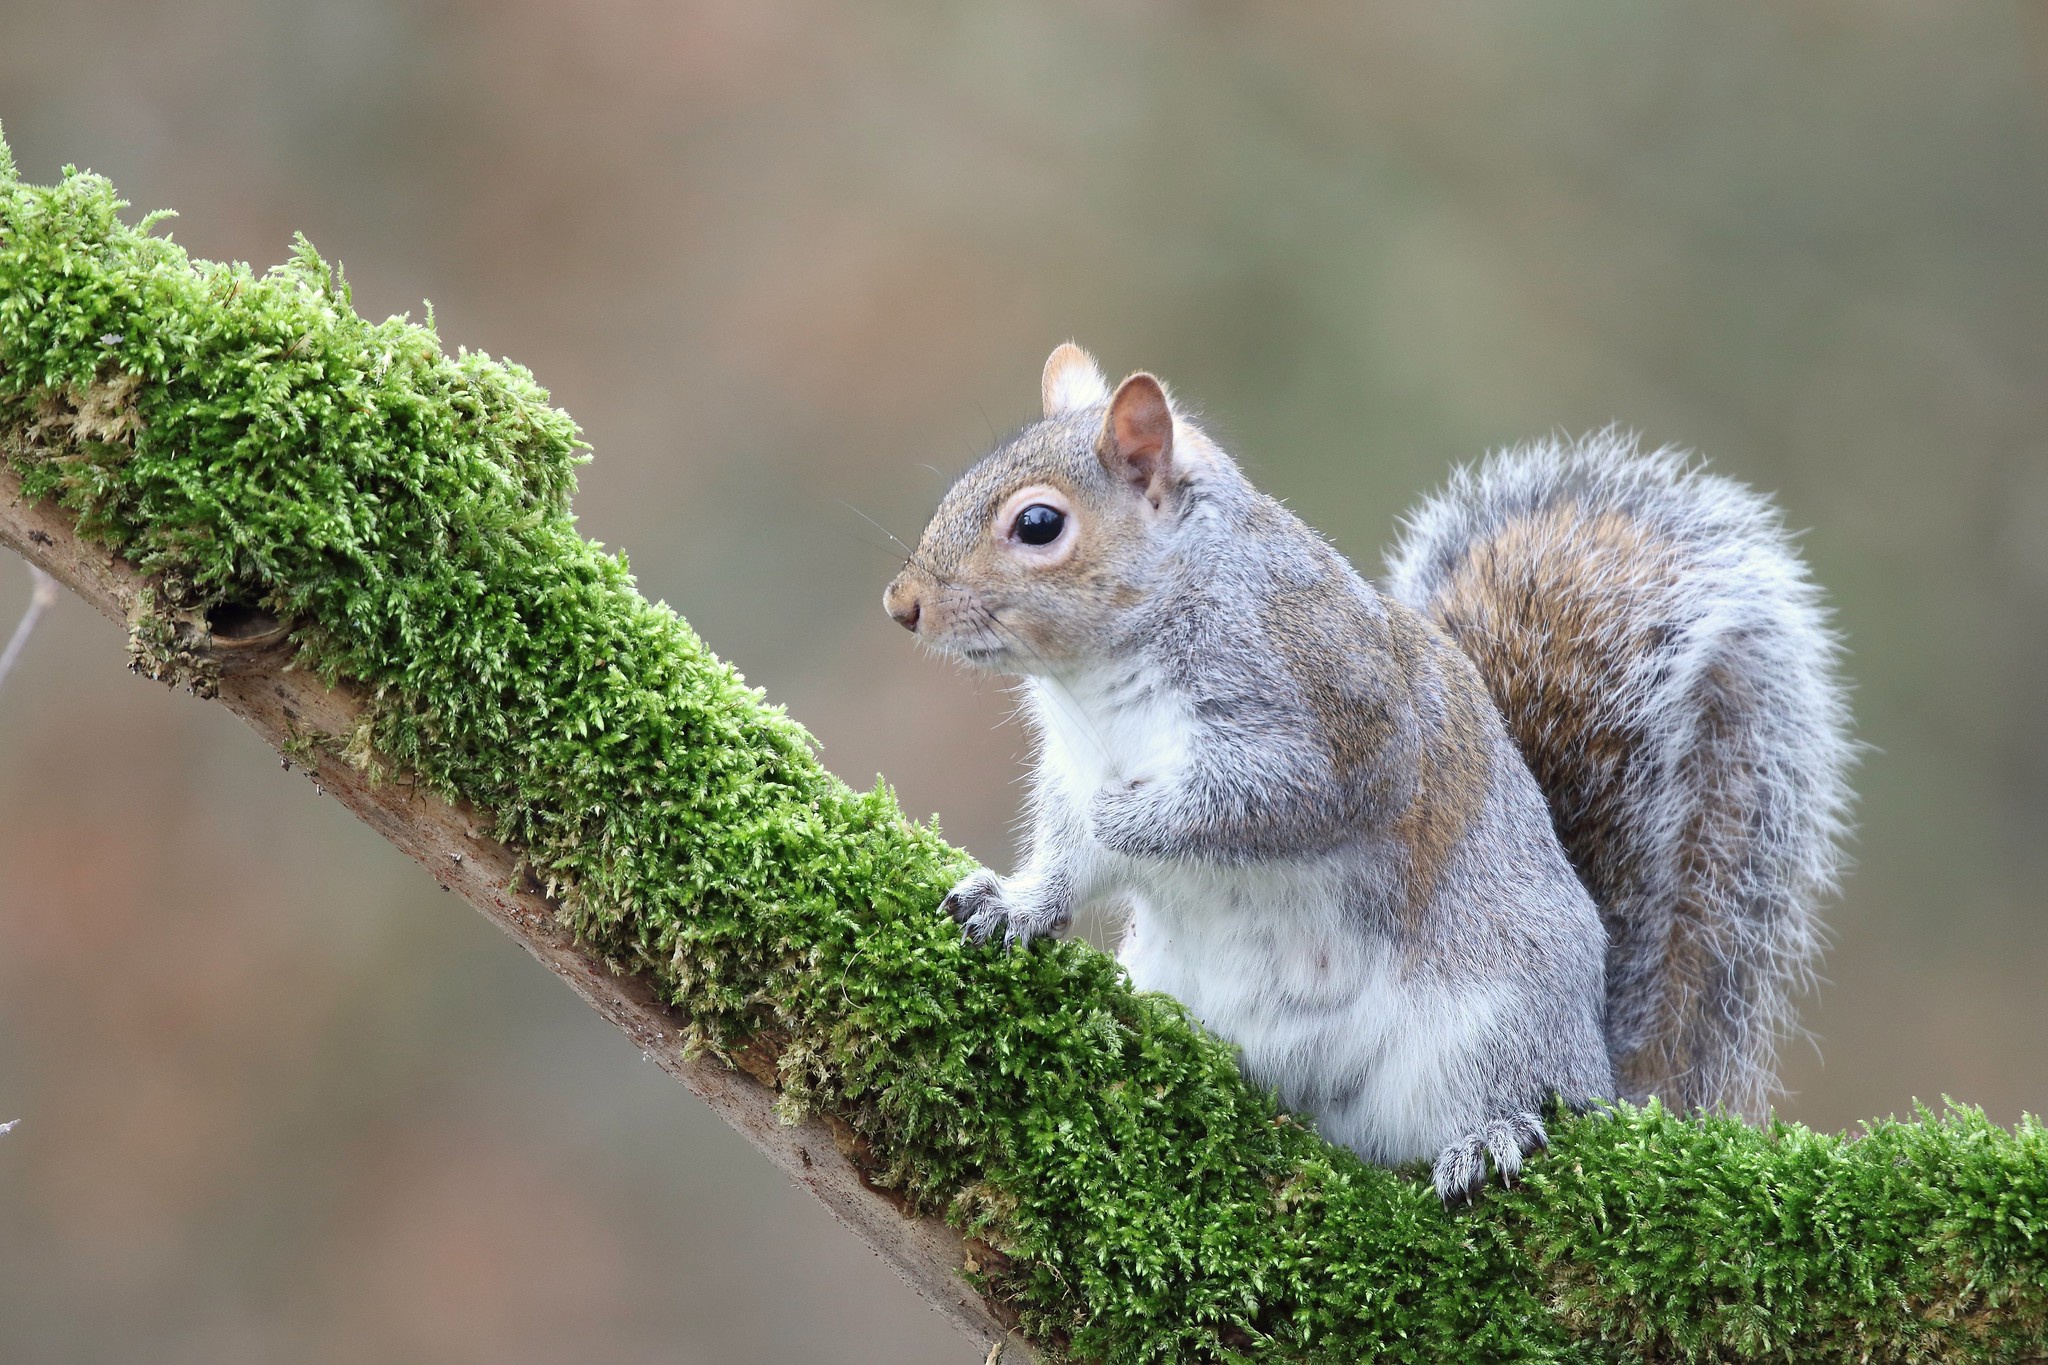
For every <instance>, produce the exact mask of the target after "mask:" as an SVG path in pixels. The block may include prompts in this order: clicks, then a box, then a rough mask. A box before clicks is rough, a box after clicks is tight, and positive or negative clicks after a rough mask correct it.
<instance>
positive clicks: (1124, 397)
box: [1095, 371, 1173, 507]
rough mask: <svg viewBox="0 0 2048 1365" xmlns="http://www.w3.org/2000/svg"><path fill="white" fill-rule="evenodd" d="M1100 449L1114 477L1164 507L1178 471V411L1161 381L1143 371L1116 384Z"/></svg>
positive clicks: (1098, 449)
mask: <svg viewBox="0 0 2048 1365" xmlns="http://www.w3.org/2000/svg"><path fill="white" fill-rule="evenodd" d="M1095 453H1096V455H1097V457H1099V458H1100V459H1101V461H1102V467H1103V468H1104V469H1106V470H1108V471H1109V473H1110V476H1111V477H1112V478H1117V479H1122V480H1123V481H1124V482H1126V483H1128V484H1129V485H1130V486H1131V487H1132V488H1134V489H1136V490H1137V491H1138V492H1139V493H1141V494H1143V495H1144V497H1145V498H1146V500H1147V501H1149V502H1150V503H1151V504H1152V505H1153V506H1154V507H1157V506H1158V505H1159V499H1160V497H1161V496H1162V495H1163V494H1164V493H1165V491H1166V481H1167V478H1168V476H1170V475H1171V474H1172V473H1173V409H1172V408H1171V407H1169V406H1168V405H1167V402H1166V390H1165V389H1164V388H1162V387H1161V386H1160V383H1159V381H1158V380H1156V379H1154V378H1153V377H1152V376H1151V375H1149V374H1145V373H1144V372H1142V371H1140V372H1139V373H1137V374H1134V375H1132V376H1131V377H1130V378H1129V379H1126V380H1125V381H1124V382H1123V383H1121V384H1119V385H1117V388H1116V397H1114V398H1112V399H1110V400H1109V415H1108V416H1106V417H1105V418H1103V420H1102V438H1101V439H1100V440H1099V441H1097V442H1096V446H1095Z"/></svg>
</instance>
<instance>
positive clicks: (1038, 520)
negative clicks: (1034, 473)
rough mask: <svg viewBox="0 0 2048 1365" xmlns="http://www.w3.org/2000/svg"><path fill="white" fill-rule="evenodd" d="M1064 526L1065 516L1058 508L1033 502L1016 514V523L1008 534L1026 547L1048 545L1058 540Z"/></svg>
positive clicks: (1065, 522)
mask: <svg viewBox="0 0 2048 1365" xmlns="http://www.w3.org/2000/svg"><path fill="white" fill-rule="evenodd" d="M1066 524H1067V514H1066V513H1064V512H1062V511H1060V509H1059V508H1057V507H1048V506H1046V505H1045V504H1044V503H1042V502H1034V503H1032V504H1031V505H1030V506H1029V507H1027V508H1025V509H1024V510H1023V511H1021V512H1019V513H1018V514H1017V523H1016V525H1014V526H1012V527H1011V528H1010V534H1012V535H1014V536H1016V537H1017V539H1019V540H1021V541H1023V542H1024V543H1025V544H1026V545H1050V544H1052V543H1053V542H1054V541H1055V540H1058V539H1059V538H1060V531H1061V529H1062V528H1063V527H1065V526H1066Z"/></svg>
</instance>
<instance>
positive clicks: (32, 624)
mask: <svg viewBox="0 0 2048 1365" xmlns="http://www.w3.org/2000/svg"><path fill="white" fill-rule="evenodd" d="M28 571H29V572H30V573H31V574H33V575H35V587H34V588H33V589H32V590H31V591H30V593H29V597H28V610H27V611H25V612H23V613H22V614H21V624H20V625H18V626H16V627H15V628H14V634H13V635H12V636H10V637H9V638H8V641H7V648H6V649H0V686H4V685H5V684H6V682H7V675H8V674H9V673H10V672H12V671H13V669H14V661H15V660H16V659H18V658H20V657H21V652H22V650H23V649H25V648H26V647H27V646H28V634H29V632H30V631H32V630H34V629H35V628H36V618H37V617H39V616H41V615H42V614H43V613H44V612H45V611H48V610H49V609H50V608H51V607H54V606H56V605H57V595H58V588H57V580H56V579H54V578H52V577H50V576H49V575H48V574H46V573H44V572H43V571H42V570H41V569H38V568H37V567H36V566H35V565H33V564H31V565H29V566H28Z"/></svg>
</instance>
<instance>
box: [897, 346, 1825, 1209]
mask: <svg viewBox="0 0 2048 1365" xmlns="http://www.w3.org/2000/svg"><path fill="white" fill-rule="evenodd" d="M1040 387H1041V396H1042V399H1043V404H1044V414H1045V415H1044V419H1043V420H1042V421H1039V422H1037V423H1034V424H1032V425H1030V426H1028V427H1026V428H1024V429H1023V430H1022V431H1021V432H1019V433H1018V434H1017V435H1016V436H1014V437H1012V438H1011V439H1009V440H1007V441H1005V442H1003V443H1002V444H1001V445H1000V446H998V448H997V449H996V450H995V451H994V452H993V453H992V454H990V455H988V456H987V457H986V458H984V459H983V460H982V461H981V462H980V463H978V464H977V465H975V466H974V467H973V468H972V469H971V470H969V471H968V472H967V473H966V474H965V475H964V476H962V477H961V479H960V480H959V482H958V483H956V484H955V485H954V486H953V488H952V489H951V491H949V492H948V493H947V494H946V496H945V498H944V499H943V500H942V501H941V503H940V504H939V507H938V510H937V512H936V513H935V514H934V515H933V517H932V520H931V523H930V525H929V526H928V527H927V529H926V531H925V533H924V536H923V538H922V540H921V542H920V543H919V545H918V547H917V550H916V551H915V552H914V553H913V554H912V555H911V557H910V560H909V562H908V563H907V564H906V565H905V567H904V569H903V571H902V572H901V573H900V574H899V575H898V576H897V577H896V579H895V581H893V582H892V583H890V585H889V587H888V591H887V594H886V596H885V599H884V605H885V607H886V608H887V610H888V612H889V614H890V615H891V616H893V617H894V618H895V619H896V620H897V621H898V622H899V623H900V624H902V625H904V626H905V627H907V628H909V629H910V630H911V631H913V632H915V633H916V635H917V636H918V638H919V640H920V641H922V642H923V643H924V644H925V645H927V646H929V647H931V648H932V649H934V650H937V651H939V652H940V653H942V654H945V655H948V656H950V657H952V658H955V659H958V660H961V661H964V662H965V663H967V664H970V665H972V666H975V667H978V668H982V669H989V670H995V671H999V672H1005V673H1013V674H1022V675H1024V677H1025V678H1026V680H1027V681H1026V696H1027V699H1028V706H1027V711H1028V714H1029V715H1030V716H1031V718H1032V720H1033V721H1034V722H1035V725H1036V728H1037V731H1038V740H1039V744H1038V755H1037V767H1036V772H1035V776H1034V780H1033V784H1032V789H1031V797H1030V803H1029V813H1030V820H1031V825H1030V838H1029V851H1028V856H1027V857H1026V859H1025V863H1024V866H1023V867H1022V868H1021V869H1020V870H1019V871H1017V872H1016V873H1014V874H1013V875H1011V876H1008V877H998V876H996V875H994V874H993V873H991V872H988V871H985V870H984V871H979V872H976V873H973V874H972V875H970V876H968V877H967V878H966V879H965V880H963V881H962V882H961V883H960V884H959V885H958V886H956V887H955V888H953V890H952V892H951V894H950V895H949V896H948V897H947V898H946V907H947V909H948V910H950V911H951V913H952V914H953V915H954V916H955V917H956V918H957V919H958V920H959V921H960V922H961V923H962V925H963V926H964V931H965V933H966V934H967V935H968V936H969V937H970V938H973V939H976V940H982V939H989V938H994V937H998V936H999V937H1001V938H1002V939H1003V940H1004V941H1006V942H1008V943H1010V944H1014V945H1025V944H1028V943H1029V942H1030V941H1031V940H1032V939H1034V938H1036V937H1038V936H1040V935H1044V934H1050V933H1056V932H1058V931H1059V930H1061V929H1064V928H1065V927H1066V926H1067V925H1068V924H1069V923H1070V921H1071V919H1072V916H1073V913H1074V911H1075V910H1076V909H1077V908H1080V907H1082V906H1085V905H1089V904H1095V903H1101V904H1111V903H1119V902H1120V903H1121V904H1122V905H1123V906H1124V907H1125V909H1126V912H1127V915H1128V919H1127V922H1126V928H1125V932H1124V936H1123V939H1122V943H1121V946H1120V948H1119V951H1118V957H1119V959H1120V960H1121V961H1122V962H1123V964H1124V965H1125V967H1126V968H1127V969H1128V971H1129V973H1130V977H1131V981H1132V984H1133V985H1134V986H1136V987H1137V988H1139V989H1142V990H1156V991H1164V992H1166V993H1168V994H1170V995H1172V996H1174V997H1176V998H1178V999H1179V1000H1180V1001H1182V1002H1183V1003H1184V1004H1185V1005H1186V1006H1187V1007H1188V1008H1189V1010H1190V1011H1191V1012H1192V1013H1193V1014H1194V1015H1195V1017H1197V1018H1198V1019H1200V1020H1201V1021H1202V1022H1203V1023H1204V1024H1205V1025H1206V1026H1207V1027H1208V1028H1209V1029H1210V1030H1211V1031H1213V1032H1215V1033H1217V1034H1218V1035H1220V1036H1221V1037H1223V1038H1226V1039H1228V1040H1230V1041H1231V1042H1232V1043H1234V1044H1235V1045H1236V1046H1237V1047H1238V1049H1239V1050H1240V1054H1241V1058H1242V1064H1243V1067H1244V1070H1245V1072H1246V1073H1247V1075H1248V1076H1249V1077H1250V1078H1251V1079H1252V1080H1253V1081H1254V1082H1255V1083H1258V1084H1262V1085H1268V1086H1271V1087H1273V1088H1275V1089H1276V1090H1277V1091H1278V1094H1279V1097H1280V1099H1281V1101H1282V1102H1283V1103H1284V1104H1286V1105H1287V1106H1289V1107H1290V1108H1293V1109H1295V1110H1298V1111H1302V1112H1305V1113H1308V1114H1310V1115H1313V1116H1314V1118H1315V1120H1316V1124H1317V1127H1318V1129H1319V1130H1320V1131H1321V1132H1322V1134H1323V1135H1324V1136H1325V1137H1327V1138H1329V1139H1331V1140H1332V1141H1335V1142H1338V1143H1342V1144H1344V1145H1346V1146H1349V1147H1351V1148H1352V1149H1354V1150H1355V1151H1357V1152H1358V1153H1359V1154H1360V1155H1361V1156H1363V1157H1365V1158H1366V1159H1368V1160H1371V1161H1376V1162H1381V1163H1385V1164H1390V1165H1391V1164H1398V1163H1402V1162H1406V1161H1410V1160H1416V1159H1429V1160H1431V1161H1432V1162H1433V1167H1432V1175H1433V1177H1434V1181H1435V1185H1436V1189H1437V1192H1438V1194H1439V1195H1440V1196H1441V1197H1442V1198H1443V1200H1444V1202H1445V1203H1446V1204H1452V1203H1457V1202H1461V1201H1468V1200H1470V1199H1472V1198H1474V1197H1476V1196H1477V1194H1478V1193H1479V1192H1480V1190H1482V1189H1483V1188H1484V1185H1485V1183H1486V1177H1487V1158H1488V1155H1489V1154H1490V1155H1491V1157H1492V1164H1493V1167H1494V1169H1495V1170H1496V1171H1497V1172H1498V1174H1499V1176H1500V1177H1501V1178H1502V1179H1503V1180H1504V1181H1510V1182H1511V1181H1513V1180H1514V1179H1515V1177H1516V1176H1517V1175H1518V1174H1519V1172H1520V1170H1521V1167H1522V1163H1523V1161H1524V1158H1526V1157H1527V1156H1529V1155H1530V1154H1531V1153H1532V1152H1534V1151H1536V1150H1537V1149H1538V1148H1540V1147H1542V1146H1543V1145H1544V1142H1545V1137H1544V1129H1543V1120H1542V1117H1541V1115H1542V1112H1543V1109H1544V1107H1545V1105H1546V1104H1547V1103H1549V1102H1551V1101H1553V1100H1556V1101H1561V1102H1562V1103H1563V1104H1564V1105H1566V1106H1569V1107H1571V1108H1574V1109H1583V1108H1585V1107H1587V1106H1589V1105H1592V1104H1593V1103H1594V1102H1596V1101H1598V1100H1601V1099H1609V1098H1628V1099H1641V1098H1643V1097H1645V1096H1648V1095H1652V1094H1654V1095H1658V1096H1661V1097H1662V1098H1663V1100H1664V1101H1665V1102H1666V1103H1667V1104H1669V1105H1671V1106H1673V1107H1675V1108H1679V1109H1694V1108H1703V1107H1724V1108H1727V1109H1730V1110H1734V1111H1737V1112H1741V1113H1745V1114H1752V1115H1753V1114H1755V1113H1756V1112H1757V1111H1758V1110H1759V1109H1760V1108H1761V1106H1762V1105H1763V1103H1764V1100H1765V1098H1766V1095H1767V1093H1768V1092H1769V1090H1770V1088H1771V1085H1772V1082H1773V1069H1774V1065H1773V1057H1774V1051H1775V1046H1776V1041H1777V1039H1778V1037H1779V1035H1780V1034H1781V1033H1782V1032H1783V1031H1784V1029H1785V1028H1786V1027H1787V1026H1788V1025H1789V1023H1790V1011H1789V1005H1790V997H1791V995H1792V994H1793V993H1794V991H1795V990H1796V989H1797V988H1798V987H1799V986H1800V985H1801V984H1802V983H1803V981H1804V980H1805V979H1806V978H1807V976H1808V975H1809V973H1810V969H1811V968H1810V964H1811V962H1812V958H1813V955H1814V952H1815V950H1816V947H1817V942H1818V929H1817V921H1816V918H1815V906H1816V903H1817V902H1818V901H1819V900H1820V899H1821V898H1822V897H1823V896H1824V895H1826V894H1827V893H1828V892H1829V891H1830V890H1831V888H1832V886H1833V883H1834V881H1835V879H1836V876H1837V873H1838V870H1839V864H1840V855H1839V853H1838V852H1837V842H1838V838H1839V836H1840V834H1841V832H1842V829H1843V825H1844V813H1845V810H1846V804H1847V787H1846V783H1845V778H1844V773H1845V770H1846V766H1847V763H1848V760H1849V758H1850V755H1851V745H1850V742H1849V740H1848V739H1847V738H1846V734H1845V731H1846V719H1847V711H1846V706H1845V704H1844V701H1843V696H1842V690H1841V687H1840V685H1839V683H1838V682H1837V680H1836V677H1835V667H1836V661H1835V656H1836V652H1837V647H1836V644H1835V640H1834V637H1833V635H1832V634H1831V632H1830V631H1829V629H1828V627H1827V624H1826V620H1825V615H1824V612H1823V610H1822V608H1821V606H1820V603H1819V600H1818V593H1817V590H1816V589H1815V587H1814V586H1813V584H1812V582H1811V580H1810V579H1809V578H1808V577H1807V575H1806V572H1805V569H1804V567H1803V566H1802V564H1801V563H1800V561H1799V560H1798V558H1797V557H1796V555H1795V554H1794V553H1793V550H1792V548H1791V545H1790V543H1789V538H1788V536H1787V534H1786V532H1785V531H1784V529H1783V527H1782V524H1781V522H1780V519H1779V516H1778V514H1777V512H1776V511H1775V509H1774V508H1773V507H1772V506H1771V505H1770V504H1769V502H1767V501H1766V500H1765V499H1764V498H1762V497H1761V496H1759V495H1757V494H1755V493H1753V492H1751V491H1750V490H1748V489H1746V488H1744V487H1742V486H1741V485H1739V484H1736V483H1734V482H1732V481H1730V480H1727V479H1724V478H1719V477H1716V476H1712V475H1708V474H1705V473H1702V472H1700V471H1698V470H1697V469H1694V468H1691V467H1689V465H1688V464H1687V462H1686V461H1685V460H1684V458H1683V457H1681V456H1679V455H1677V454H1673V453H1670V452H1657V453H1653V454H1644V453H1640V452H1638V451H1637V450H1636V449H1635V447H1634V443H1633V441H1632V440H1630V439H1628V438H1624V437H1622V436H1619V435H1616V434H1614V433H1612V432H1609V433H1602V434H1600V435H1598V436H1593V437H1589V438H1586V439H1585V440H1582V441H1578V442H1575V443H1555V442H1552V443H1545V444H1541V445H1535V446H1529V447H1525V448H1522V449H1518V450H1514V451H1511V452H1508V453H1506V454H1503V455H1500V456H1497V457H1495V458H1493V459H1492V460H1490V461H1488V462H1487V463H1486V464H1484V465H1483V466H1482V467H1480V468H1479V469H1478V470H1476V471H1466V472H1463V473H1460V474H1458V475H1457V476H1456V477H1455V478H1454V479H1453V481H1452V483H1451V484H1450V486H1449V488H1448V489H1447V490H1446V491H1445V492H1443V493H1442V494H1440V495H1438V496H1437V497H1435V498H1434V499H1432V500H1430V501H1428V502H1426V503H1425V504H1424V505H1423V506H1422V507H1421V509H1420V510H1419V511H1418V512H1416V513H1415V514H1414V515H1413V516H1412V517H1411V518H1410V519H1409V521H1408V523H1407V526H1406V529H1405V533H1404V535H1403V536H1402V539H1401V542H1400V544H1399V546H1398V547H1397V549H1396V550H1395V551H1394V553H1393V555H1392V557H1391V560H1390V563H1389V571H1388V573H1387V575H1386V578H1385V580H1384V585H1383V586H1382V587H1380V588H1377V589H1376V588H1374V587H1373V586H1372V585H1371V584H1369V583H1367V582H1366V581H1365V579H1363V578H1361V577H1360V576H1359V575H1358V573H1357V572H1356V571H1355V570H1353V569H1352V567H1351V566H1350V565H1349V564H1348V563H1346V562H1345V561H1344V559H1343V558H1342V557H1341V556H1339V555H1338V554H1337V552H1336V551H1335V550H1333V549H1332V548H1331V547H1330V546H1329V545H1328V544H1326V543H1325V542H1324V541H1323V540H1322V539H1321V537H1319V536H1318V535H1317V534H1316V533H1315V532H1314V531H1312V530H1310V529H1309V528H1308V527H1307V526H1306V525H1304V524H1303V523H1302V522H1301V521H1300V520H1298V519H1297V518H1296V517H1295V516H1294V515H1293V514H1292V513H1290V512H1289V511H1287V509H1285V508H1284V507H1282V506H1281V505H1280V504H1279V503H1278V502H1276V501H1274V500H1273V499H1272V498H1269V497H1267V496H1266V495H1264V494H1262V493H1260V492H1259V491H1258V490H1257V489H1256V488H1254V487H1253V486H1252V485H1251V483H1250V482H1249V481H1248V480H1247V479H1246V478H1245V476H1244V475H1243V473H1242V472H1241V471H1240V470H1239V469H1238V467H1237V465H1236V464H1235V463H1234V462H1233V461H1232V460H1231V458H1230V457H1229V456H1228V455H1227V454H1226V453H1225V452H1224V451H1223V450H1221V449H1220V448H1219V447H1218V446H1217V445H1216V444H1215V443H1214V442H1213V441H1211V440H1210V439H1209V438H1208V437H1207V436H1205V435H1204V434H1203V432H1202V431H1201V429H1200V428H1199V427H1197V426H1195V425H1194V424H1193V423H1192V422H1190V421H1189V420H1187V418H1186V417H1185V416H1183V415H1181V414H1178V413H1176V412H1175V411H1174V408H1173V404H1172V402H1171V400H1170V399H1169V397H1168V396H1167V393H1166V390H1165V389H1164V388H1163V387H1162V386H1161V384H1160V383H1159V381H1158V380H1156V379H1154V378H1153V377H1152V376H1151V375H1149V374H1143V373H1140V374H1134V375H1132V376H1130V377H1129V378H1128V379H1126V380H1124V382H1123V383H1122V384H1121V385H1120V386H1118V387H1117V389H1116V390H1115V392H1114V393H1113V394H1112V393H1111V391H1110V389H1109V386H1108V384H1107V383H1106V382H1105V380H1104V379H1103V376H1102V373H1101V371H1100V370H1099V369H1098V368H1097V366H1096V364H1095V362H1094V361H1093V360H1092V359H1090V358H1089V357H1088V355H1087V354H1086V353H1085V352H1083V351H1081V350H1080V349H1079V348H1078V347H1076V346H1074V345H1072V344H1071V343H1069V344H1067V345H1064V346H1061V347H1060V348H1059V349H1057V350H1055V351H1054V352H1053V353H1052V356H1051V358H1050V359H1049V360H1048V361H1047V362H1046V366H1045V371H1044V375H1043V378H1042V381H1041V386H1040Z"/></svg>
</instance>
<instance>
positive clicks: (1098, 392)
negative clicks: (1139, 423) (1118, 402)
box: [1038, 341, 1109, 417]
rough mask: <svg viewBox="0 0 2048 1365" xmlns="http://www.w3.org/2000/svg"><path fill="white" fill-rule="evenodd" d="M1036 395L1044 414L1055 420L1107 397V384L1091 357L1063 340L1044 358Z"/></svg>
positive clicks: (1093, 358) (1071, 343)
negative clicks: (1061, 415) (1042, 372)
mask: <svg viewBox="0 0 2048 1365" xmlns="http://www.w3.org/2000/svg"><path fill="white" fill-rule="evenodd" d="M1038 396H1039V398H1040V399H1041V400H1042V401H1043V402H1044V404H1045V415H1046V416H1047V417H1058V416H1059V415H1060V414H1061V413H1064V412H1072V411H1073V410H1074V409H1076V408H1085V407H1087V406H1089V405H1090V404H1091V403H1100V402H1101V401H1102V400H1103V399H1105V398H1107V397H1109V381H1108V380H1107V379H1104V378H1103V377H1102V370H1101V369H1100V368H1099V367H1098V366H1097V365H1096V364H1095V357H1094V356H1092V355H1089V354H1088V353H1087V352H1086V351H1084V350H1082V349H1081V348H1080V347H1079V346H1076V345H1075V344H1074V343H1073V342H1071V341H1063V342H1061V343H1060V344H1059V345H1057V346H1055V347H1053V350H1052V354H1051V355H1049V356H1047V357H1046V358H1045V373H1044V374H1043V375H1042V376H1041V377H1040V378H1039V381H1038Z"/></svg>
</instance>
